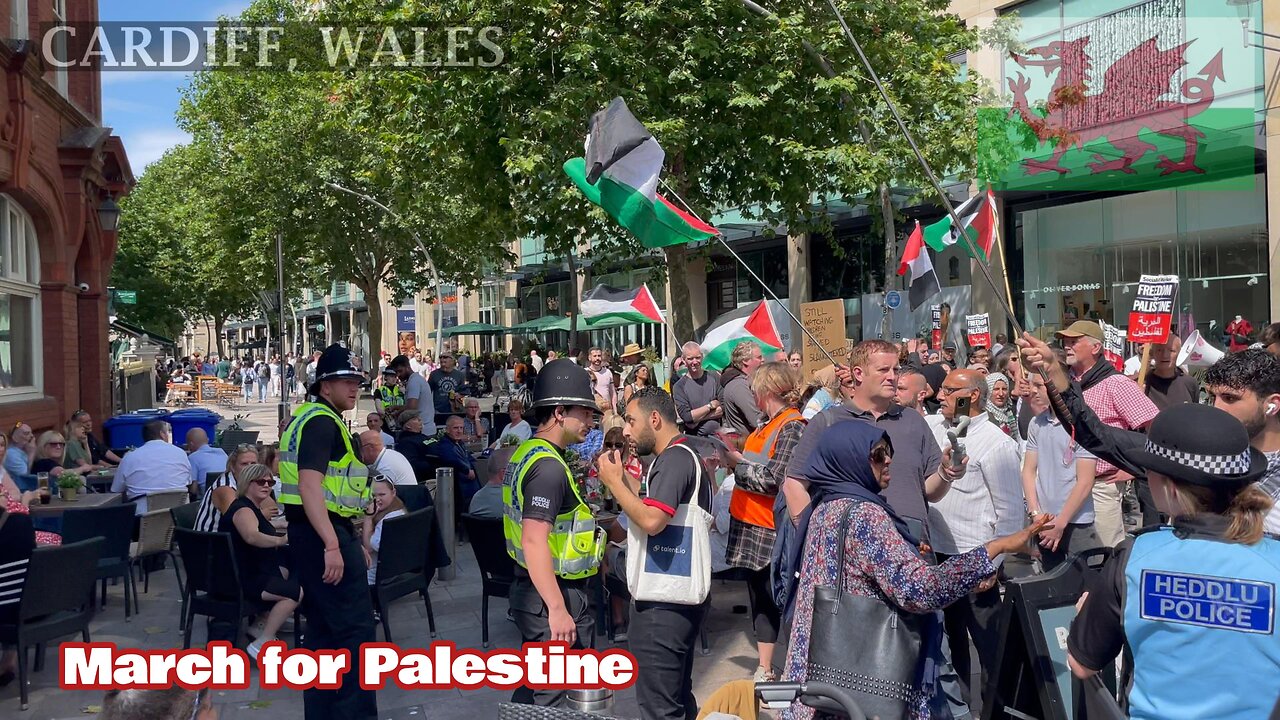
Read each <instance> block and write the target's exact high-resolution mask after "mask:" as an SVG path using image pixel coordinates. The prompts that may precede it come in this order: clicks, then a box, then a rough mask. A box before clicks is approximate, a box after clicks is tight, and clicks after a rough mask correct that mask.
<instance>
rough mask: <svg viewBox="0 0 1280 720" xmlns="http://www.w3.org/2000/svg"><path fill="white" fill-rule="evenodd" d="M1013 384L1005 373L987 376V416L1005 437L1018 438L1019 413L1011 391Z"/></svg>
mask: <svg viewBox="0 0 1280 720" xmlns="http://www.w3.org/2000/svg"><path fill="white" fill-rule="evenodd" d="M1012 386H1013V383H1011V382H1009V377H1008V376H1007V375H1005V374H1004V373H998V372H993V373H990V374H988V375H987V415H989V416H991V422H993V423H995V424H996V425H997V426H998V427H999V428H1000V429H1001V430H1003V431H1004V434H1005V435H1008V436H1010V437H1013V438H1015V439H1016V438H1017V437H1018V413H1017V411H1015V410H1014V406H1013V399H1012V397H1011V395H1010V392H1009V390H1010V389H1011V388H1012Z"/></svg>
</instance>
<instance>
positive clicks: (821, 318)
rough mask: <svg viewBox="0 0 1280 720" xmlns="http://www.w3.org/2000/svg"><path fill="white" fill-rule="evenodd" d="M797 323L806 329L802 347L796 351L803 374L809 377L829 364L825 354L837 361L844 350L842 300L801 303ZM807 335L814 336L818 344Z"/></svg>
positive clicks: (829, 361) (845, 346)
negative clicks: (802, 363) (802, 362)
mask: <svg viewBox="0 0 1280 720" xmlns="http://www.w3.org/2000/svg"><path fill="white" fill-rule="evenodd" d="M800 322H801V323H802V324H803V325H804V327H805V329H806V330H808V331H809V332H808V333H806V334H805V337H804V344H803V346H802V347H803V350H801V353H800V354H801V356H802V357H803V358H804V376H805V377H812V376H813V372H814V371H815V370H821V369H822V368H824V367H827V366H829V365H830V364H831V360H829V359H828V358H827V353H830V354H831V355H832V356H833V357H835V358H836V359H837V360H840V359H841V356H842V355H843V354H844V352H846V350H845V348H847V345H846V343H845V317H844V301H843V300H820V301H818V302H808V303H802V304H801V305H800ZM810 335H812V336H813V337H814V338H817V340H818V343H821V345H819V344H818V343H815V342H814V341H813V340H812V339H810V337H809V336H810ZM824 350H825V352H824Z"/></svg>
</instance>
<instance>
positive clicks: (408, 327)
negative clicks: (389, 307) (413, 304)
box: [396, 309, 418, 332]
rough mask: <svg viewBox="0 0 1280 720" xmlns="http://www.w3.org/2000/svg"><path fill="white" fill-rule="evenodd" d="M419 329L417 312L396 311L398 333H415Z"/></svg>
mask: <svg viewBox="0 0 1280 720" xmlns="http://www.w3.org/2000/svg"><path fill="white" fill-rule="evenodd" d="M417 327H418V311H417V310H405V309H400V310H396V332H413V331H414V330H416V329H417Z"/></svg>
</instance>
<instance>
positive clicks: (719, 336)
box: [702, 300, 782, 370]
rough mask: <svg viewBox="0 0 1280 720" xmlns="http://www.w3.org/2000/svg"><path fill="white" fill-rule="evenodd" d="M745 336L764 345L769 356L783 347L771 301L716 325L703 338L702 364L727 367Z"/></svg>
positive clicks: (706, 366) (717, 367) (761, 349)
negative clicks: (772, 312)
mask: <svg viewBox="0 0 1280 720" xmlns="http://www.w3.org/2000/svg"><path fill="white" fill-rule="evenodd" d="M743 340H750V341H751V342H753V343H755V344H757V345H759V346H760V352H762V353H764V354H765V355H766V356H767V355H769V354H770V353H775V352H778V351H779V350H781V349H782V339H781V338H780V337H779V336H778V326H777V325H775V324H774V322H773V316H772V315H770V314H769V303H767V302H765V301H764V300H761V301H760V303H759V304H758V305H756V309H755V310H753V311H752V312H751V314H750V315H748V316H747V317H745V318H736V319H734V320H730V321H728V322H726V323H724V324H723V325H720V326H718V327H715V328H712V329H711V330H710V331H709V332H708V333H707V336H706V337H705V338H703V339H702V367H704V368H706V369H708V370H723V369H725V368H727V367H729V359H730V356H731V355H733V349H734V348H735V347H737V345H738V343H740V342H742V341H743Z"/></svg>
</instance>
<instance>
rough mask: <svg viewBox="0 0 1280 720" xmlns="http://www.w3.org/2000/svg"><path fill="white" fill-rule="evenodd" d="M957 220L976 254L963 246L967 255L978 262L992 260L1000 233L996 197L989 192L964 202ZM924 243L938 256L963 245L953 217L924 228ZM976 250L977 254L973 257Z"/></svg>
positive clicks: (957, 211) (957, 209) (988, 190)
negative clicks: (993, 250)
mask: <svg viewBox="0 0 1280 720" xmlns="http://www.w3.org/2000/svg"><path fill="white" fill-rule="evenodd" d="M956 217H957V218H959V219H960V223H961V227H962V228H963V229H964V232H965V233H966V234H967V235H968V236H969V241H970V242H971V243H973V250H970V249H969V246H968V245H964V244H963V243H962V244H961V245H962V246H963V247H964V248H965V251H966V252H968V253H969V255H970V256H971V257H973V258H975V259H981V260H987V261H990V260H991V249H992V248H993V247H994V246H995V244H996V234H997V233H999V232H1000V223H999V219H998V218H997V217H996V197H995V194H994V193H992V192H991V189H990V188H988V189H987V191H986V192H985V193H978V194H977V195H974V196H973V197H971V198H969V199H968V200H965V201H964V203H963V204H961V205H960V207H958V208H956ZM924 241H925V244H927V245H928V246H929V247H931V248H933V249H934V250H936V251H937V252H942V251H943V250H946V249H947V248H949V247H951V246H952V245H955V244H956V243H957V242H959V241H960V231H958V230H957V229H956V228H954V227H952V222H951V216H950V215H948V216H946V217H944V218H942V219H941V220H939V221H938V222H936V223H934V224H932V225H929V226H927V227H925V229H924ZM974 250H976V251H977V253H978V254H976V255H975V254H974Z"/></svg>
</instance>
